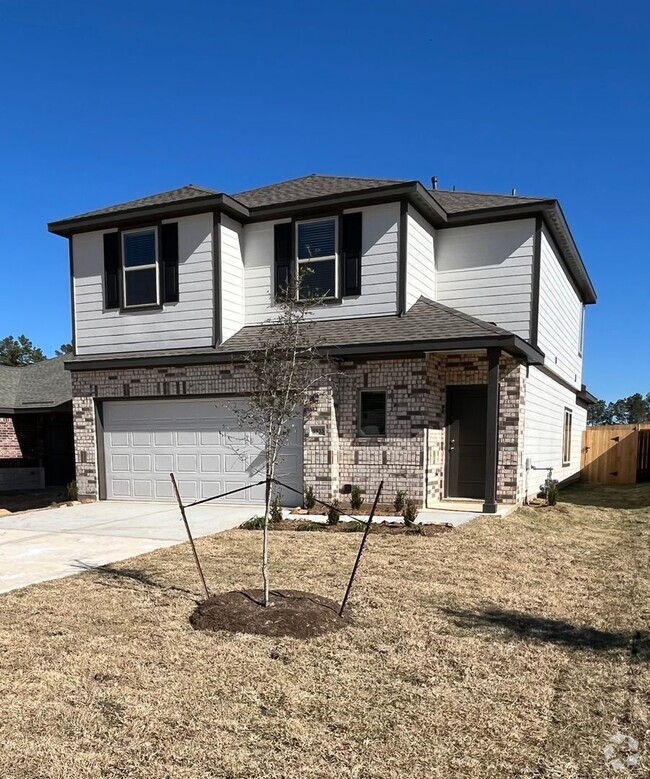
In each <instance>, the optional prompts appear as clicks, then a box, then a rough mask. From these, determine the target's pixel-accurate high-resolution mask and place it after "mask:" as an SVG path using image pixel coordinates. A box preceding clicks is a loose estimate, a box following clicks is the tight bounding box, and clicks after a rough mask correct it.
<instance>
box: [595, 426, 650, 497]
mask: <svg viewBox="0 0 650 779" xmlns="http://www.w3.org/2000/svg"><path fill="white" fill-rule="evenodd" d="M581 479H582V481H585V482H591V483H596V484H635V483H636V482H637V481H650V424H642V425H601V426H598V427H588V428H587V429H586V430H585V431H584V433H583V434H582V472H581Z"/></svg>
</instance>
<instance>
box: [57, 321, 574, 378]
mask: <svg viewBox="0 0 650 779" xmlns="http://www.w3.org/2000/svg"><path fill="white" fill-rule="evenodd" d="M491 347H497V348H499V349H502V350H504V351H508V352H510V353H512V354H513V355H514V356H517V357H523V358H524V359H526V360H527V361H528V362H529V363H530V364H532V365H538V366H540V367H541V366H542V361H543V359H544V355H543V353H542V352H540V351H539V350H538V349H536V348H534V347H533V346H531V345H530V344H529V343H527V342H526V341H524V340H523V339H522V338H520V337H519V336H517V335H512V334H506V335H496V334H495V335H490V336H486V337H483V338H482V337H473V338H454V339H446V340H439V341H411V342H410V343H405V342H394V341H388V342H383V343H372V344H341V345H329V346H328V345H326V346H324V347H323V348H322V349H321V350H320V351H321V354H323V356H328V357H332V358H337V357H340V358H347V357H353V356H356V357H363V356H364V355H367V356H372V357H376V355H378V354H381V355H383V356H385V357H386V359H389V358H392V357H398V358H399V357H401V356H403V355H404V354H424V353H426V352H448V351H476V350H481V349H489V348H491ZM246 354H247V352H246V351H237V352H226V351H223V352H219V351H212V352H196V353H193V354H187V353H185V354H162V355H161V354H149V355H147V354H138V355H135V356H132V357H103V358H102V357H95V356H93V357H87V358H86V357H82V358H79V357H77V358H74V359H72V360H68V361H67V362H65V368H66V370H69V371H90V370H104V369H106V370H109V369H113V368H139V367H143V368H144V367H158V366H166V365H204V364H206V363H237V362H242V361H243V360H244V359H245V357H246ZM573 390H574V391H575V387H574V388H573Z"/></svg>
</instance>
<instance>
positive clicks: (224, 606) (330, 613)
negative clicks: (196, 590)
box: [190, 590, 349, 639]
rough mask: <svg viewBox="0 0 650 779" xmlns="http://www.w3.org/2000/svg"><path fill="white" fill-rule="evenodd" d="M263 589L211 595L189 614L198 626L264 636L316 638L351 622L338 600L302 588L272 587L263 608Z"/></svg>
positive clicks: (196, 627)
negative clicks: (274, 588) (282, 588)
mask: <svg viewBox="0 0 650 779" xmlns="http://www.w3.org/2000/svg"><path fill="white" fill-rule="evenodd" d="M262 603H263V592H262V590H239V591H237V590H235V591H231V592H223V593H220V594H219V595H212V596H211V597H210V598H208V599H207V600H205V601H203V603H200V604H199V605H198V606H197V608H196V609H195V610H194V612H193V613H192V615H191V617H190V624H191V625H192V627H193V628H194V629H195V630H227V631H228V632H230V633H254V634H257V635H261V636H274V637H279V636H288V637H291V638H303V639H304V638H314V637H315V636H322V635H324V634H325V633H329V632H330V631H332V630H340V629H341V628H342V627H345V626H346V625H348V624H349V621H348V620H347V619H346V618H344V617H339V615H338V609H339V604H338V603H335V602H334V601H333V600H330V599H329V598H323V597H322V596H320V595H314V593H311V592H302V591H300V590H272V591H271V603H270V604H269V606H267V607H266V608H264V606H263V605H262Z"/></svg>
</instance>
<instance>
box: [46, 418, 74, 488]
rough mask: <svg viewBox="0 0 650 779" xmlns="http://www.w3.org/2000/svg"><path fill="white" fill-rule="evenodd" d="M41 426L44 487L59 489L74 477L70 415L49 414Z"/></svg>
mask: <svg viewBox="0 0 650 779" xmlns="http://www.w3.org/2000/svg"><path fill="white" fill-rule="evenodd" d="M43 424H44V431H43V433H44V435H43V438H44V441H43V466H44V469H45V485H46V486H47V487H52V486H54V487H61V486H63V485H64V484H68V482H71V481H72V480H73V479H74V477H75V473H74V471H75V467H74V439H73V435H72V414H50V415H49V416H47V417H45V419H44V420H43Z"/></svg>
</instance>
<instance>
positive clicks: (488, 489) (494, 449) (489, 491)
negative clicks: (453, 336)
mask: <svg viewBox="0 0 650 779" xmlns="http://www.w3.org/2000/svg"><path fill="white" fill-rule="evenodd" d="M500 357H501V349H498V348H496V347H494V348H490V349H488V350H487V358H488V378H487V430H486V434H485V502H484V503H483V513H484V514H496V510H497V463H498V461H499V452H498V441H499V358H500Z"/></svg>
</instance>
